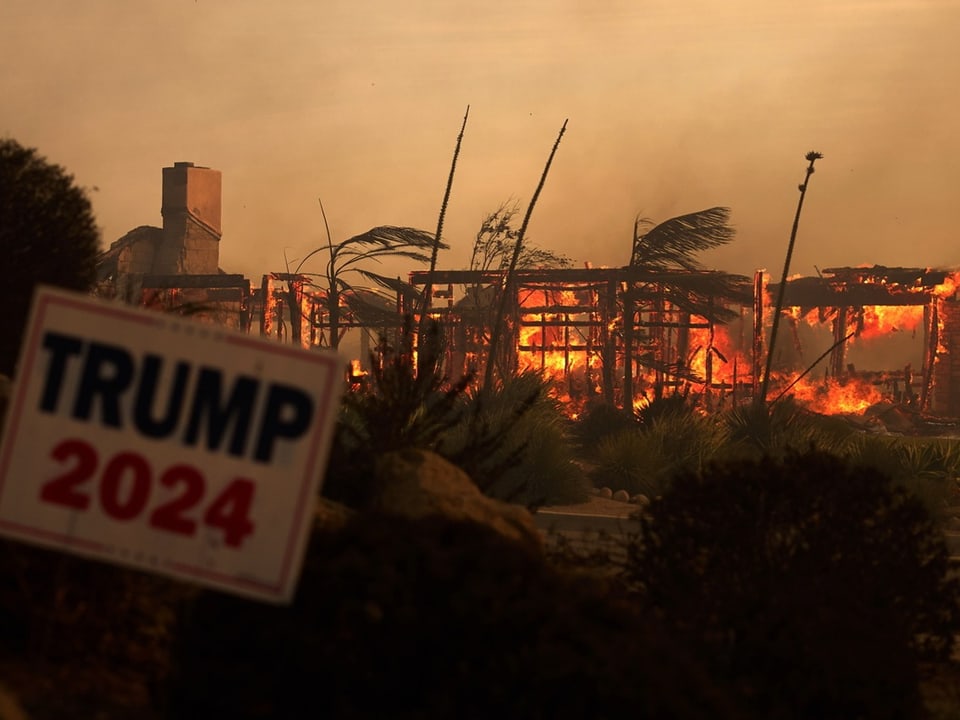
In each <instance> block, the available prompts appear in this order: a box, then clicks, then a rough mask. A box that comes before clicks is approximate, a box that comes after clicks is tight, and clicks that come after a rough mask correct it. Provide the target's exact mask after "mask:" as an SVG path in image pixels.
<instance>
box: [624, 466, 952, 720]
mask: <svg viewBox="0 0 960 720" xmlns="http://www.w3.org/2000/svg"><path fill="white" fill-rule="evenodd" d="M641 526H642V537H643V540H642V542H638V543H636V544H634V545H633V546H632V547H631V548H630V562H629V569H628V580H629V581H630V582H632V583H633V584H634V585H636V586H640V587H642V589H643V594H644V602H645V604H646V605H647V606H648V607H649V608H650V610H651V612H654V613H656V614H657V615H658V616H659V617H660V618H662V619H663V621H664V622H665V623H666V625H667V627H668V628H670V629H671V630H672V631H673V632H674V633H676V637H677V638H678V639H679V640H680V641H681V642H683V643H684V644H685V645H686V646H687V647H689V648H690V649H691V651H692V652H693V653H694V654H695V655H696V656H698V657H700V658H701V659H702V661H703V662H704V664H705V665H707V666H708V667H709V668H710V670H711V671H712V672H713V673H714V677H715V678H716V679H717V681H718V682H721V683H723V684H724V685H726V686H728V687H730V688H732V689H734V690H735V691H736V692H738V693H739V695H740V696H741V698H742V699H743V701H744V702H745V703H747V704H749V705H750V706H752V707H753V708H754V710H755V711H756V712H757V714H758V715H759V716H761V717H766V718H812V717H816V718H857V717H863V718H906V717H919V716H920V715H921V703H920V695H919V680H918V663H919V662H921V661H923V660H938V659H943V658H945V657H948V655H949V652H950V649H951V646H952V642H953V636H954V634H955V633H957V632H958V630H960V589H958V583H957V580H956V579H949V578H948V562H949V560H948V555H947V550H946V547H945V545H944V543H943V539H942V537H941V535H940V534H939V533H938V532H937V530H936V529H935V527H934V525H933V523H932V522H931V520H930V518H929V515H928V514H927V512H926V511H925V509H924V508H923V506H922V504H921V503H920V501H919V500H917V499H916V498H914V497H913V496H912V495H910V494H909V493H908V492H907V491H906V490H904V489H902V488H899V487H897V486H894V484H893V483H892V481H891V480H890V479H888V478H887V477H886V476H885V475H882V474H881V473H879V472H878V471H876V470H874V469H870V468H865V467H855V466H848V465H846V464H845V463H844V462H843V461H842V460H839V459H837V458H836V457H834V456H831V455H827V454H824V453H820V452H815V451H809V452H806V453H803V454H799V453H787V455H786V456H785V458H784V459H782V460H774V459H770V458H766V459H762V460H760V461H756V462H754V461H740V462H734V463H729V464H726V465H722V466H719V465H718V466H712V467H711V468H709V469H708V470H707V471H705V472H703V473H701V474H686V475H682V476H680V477H678V478H676V479H675V480H674V481H673V483H672V484H671V486H670V488H669V490H668V491H667V492H665V493H664V495H663V496H662V498H661V499H659V500H657V501H655V502H654V503H653V504H652V505H651V506H650V508H649V512H648V514H646V515H645V516H644V517H643V518H642V520H641Z"/></svg>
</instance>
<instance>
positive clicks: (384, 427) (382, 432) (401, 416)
mask: <svg viewBox="0 0 960 720" xmlns="http://www.w3.org/2000/svg"><path fill="white" fill-rule="evenodd" d="M412 333H413V330H412V327H411V320H410V318H409V317H408V318H407V319H406V321H405V324H404V329H403V333H402V347H401V349H400V351H394V352H391V353H385V354H384V356H383V357H382V358H379V359H378V358H372V359H371V360H372V363H373V367H374V369H373V372H372V373H371V376H370V384H369V386H368V387H367V388H365V389H362V390H358V391H354V392H348V393H347V394H346V396H345V397H344V399H343V402H342V404H341V408H340V416H339V418H338V423H337V428H336V432H335V433H334V439H333V443H332V447H331V457H330V463H329V465H330V469H329V470H328V472H327V479H326V481H325V482H324V486H323V494H324V496H326V497H328V498H330V499H331V500H336V501H338V502H342V503H345V504H347V505H349V506H351V507H355V508H356V507H363V506H364V505H366V503H367V501H368V500H369V499H370V498H371V497H372V494H373V493H374V491H375V488H374V486H373V481H374V465H375V461H376V458H377V456H378V455H381V454H384V453H388V452H393V451H397V450H405V449H413V448H420V449H424V450H430V449H434V448H435V447H436V446H437V444H438V442H439V440H440V438H441V436H442V435H443V434H444V433H445V432H446V431H447V428H448V427H449V426H450V425H451V424H453V425H456V424H457V423H459V422H461V420H462V418H463V416H464V407H463V404H462V403H461V402H460V399H461V396H462V395H463V393H464V391H465V389H466V386H467V384H468V383H469V381H470V378H464V379H463V380H462V381H461V382H459V383H458V384H456V385H453V386H447V385H446V383H445V380H444V378H443V377H442V375H441V374H440V358H441V357H442V353H440V352H439V342H440V338H441V333H440V329H439V327H438V326H437V325H436V324H435V323H434V324H431V325H430V327H428V328H427V333H428V334H427V335H426V336H424V338H423V346H422V348H421V352H420V367H419V368H417V367H416V366H415V364H414V361H413V353H412V352H411V350H410V348H411V345H412V338H413V335H412ZM428 348H432V349H431V350H428ZM378 360H379V362H378Z"/></svg>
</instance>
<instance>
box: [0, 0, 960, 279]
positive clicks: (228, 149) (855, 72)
mask: <svg viewBox="0 0 960 720" xmlns="http://www.w3.org/2000/svg"><path fill="white" fill-rule="evenodd" d="M957 28H960V0H871V1H867V0H805V1H804V2H796V1H792V2H781V1H780V0H725V1H724V2H715V1H714V0H693V1H689V2H683V1H681V2H678V0H558V1H556V2H548V1H547V0H512V1H511V2H498V1H496V0H491V1H488V2H483V3H481V2H474V1H473V0H457V1H456V2H451V1H450V0H406V1H405V2H397V0H278V1H277V2H264V1H263V0H259V1H254V0H137V1H136V2H129V1H128V0H83V2H77V1H76V0H4V1H3V3H2V5H0V67H2V68H3V72H2V73H0V98H2V102H0V136H8V137H12V138H13V139H15V140H17V141H18V142H20V143H22V144H24V145H28V146H31V147H35V148H37V149H38V150H39V151H40V152H41V154H43V155H44V156H45V157H46V158H47V159H48V160H50V161H51V162H55V163H57V164H59V165H62V166H64V167H65V168H66V169H67V170H68V171H69V172H70V173H72V174H73V175H74V176H75V178H76V181H77V182H78V184H80V185H82V186H85V187H87V188H91V199H92V201H93V203H94V209H95V212H96V214H97V218H98V221H99V223H100V225H101V227H102V231H103V243H104V246H106V245H108V244H109V243H110V242H112V241H113V240H115V239H117V238H118V237H120V236H121V235H123V234H124V233H125V232H127V231H128V230H130V229H132V228H134V227H136V226H138V225H160V224H161V218H160V189H161V188H160V179H161V168H162V167H164V166H169V165H172V164H173V163H174V162H176V161H191V162H194V163H196V164H198V165H204V166H208V167H213V168H217V169H219V170H221V171H222V172H223V201H224V205H223V229H224V234H223V240H222V244H221V255H220V263H221V266H222V267H223V268H224V269H226V270H227V271H229V272H240V273H244V274H246V275H248V276H250V277H252V278H258V277H259V275H260V274H262V273H263V272H267V271H277V270H283V269H284V267H285V263H286V262H287V261H291V262H295V261H296V260H297V259H298V258H300V257H302V256H303V255H304V254H306V253H307V252H308V251H310V250H312V249H314V248H316V247H318V246H320V245H322V244H325V235H324V232H323V223H322V219H321V215H320V210H319V205H318V203H317V199H318V198H322V200H323V203H324V206H325V208H326V210H327V214H328V217H329V220H330V225H331V230H332V232H333V235H334V239H335V240H336V239H341V240H342V239H345V238H347V237H349V236H351V235H354V234H357V233H360V232H362V231H364V230H366V229H368V228H370V227H372V226H374V225H385V224H394V225H410V226H415V227H420V228H423V229H426V230H431V231H432V230H434V229H435V228H436V223H437V214H438V211H439V207H440V201H441V199H442V196H443V190H444V186H445V183H446V180H447V175H448V173H449V169H450V161H451V158H452V154H453V149H454V145H455V140H456V135H457V132H458V130H459V126H460V122H461V120H462V117H463V114H464V110H465V108H466V106H467V105H468V104H469V105H470V118H469V122H468V125H467V129H466V133H465V136H464V140H463V147H462V152H461V155H460V160H459V164H458V167H457V173H456V177H455V181H454V187H453V195H452V199H451V202H450V205H449V209H448V214H447V221H446V225H445V228H444V239H445V240H446V241H447V242H448V243H449V244H450V245H451V246H452V248H451V250H449V251H447V252H445V253H443V254H442V255H441V258H440V265H441V267H445V268H462V267H465V266H466V265H467V263H468V261H469V256H470V248H471V245H472V240H473V237H474V235H475V233H476V230H477V228H478V227H479V224H480V221H481V219H482V217H483V216H484V214H485V213H487V212H489V211H491V210H493V209H495V208H496V207H497V206H498V205H500V204H501V203H502V202H504V201H508V200H511V199H513V200H516V201H518V202H519V203H520V205H521V210H522V209H523V208H525V207H526V203H527V202H528V201H529V199H530V196H531V195H532V193H533V191H534V188H535V187H536V184H537V181H538V180H539V177H540V173H541V171H542V170H543V166H544V163H545V161H546V158H547V155H548V153H549V150H550V148H551V146H552V145H553V142H554V140H555V139H556V136H557V133H558V131H559V129H560V127H561V125H562V124H563V121H564V120H565V119H568V120H569V124H568V127H567V132H566V134H565V136H564V137H563V140H562V142H561V144H560V147H559V150H558V153H557V156H556V158H555V160H554V163H553V166H552V169H551V172H550V176H549V178H548V179H547V182H546V186H545V187H544V190H543V193H542V195H541V197H540V201H539V203H538V205H537V207H536V210H535V212H534V215H533V218H532V221H531V224H530V227H529V231H528V237H529V238H530V239H531V241H532V242H534V243H536V244H538V245H540V246H542V247H546V248H549V249H552V250H554V251H556V252H559V253H563V254H566V255H568V256H569V257H570V258H571V259H572V260H573V261H574V262H575V263H576V264H578V265H580V264H582V263H584V262H591V263H593V264H594V265H595V266H599V265H608V266H616V265H624V264H626V263H627V262H628V260H629V257H630V240H631V231H632V225H633V220H634V218H635V217H636V216H637V215H638V214H639V215H642V216H645V217H648V218H651V219H653V220H655V221H661V220H665V219H667V218H669V217H672V216H675V215H679V214H683V213H686V212H692V211H695V210H700V209H703V208H706V207H710V206H714V205H725V206H728V207H730V208H731V210H732V221H733V224H734V225H735V227H736V229H737V239H736V240H735V241H734V242H733V243H732V244H731V245H729V246H727V247H725V248H721V249H718V250H715V251H712V252H711V253H708V254H705V255H704V256H702V257H701V259H702V260H703V261H704V263H705V264H707V265H709V266H711V267H715V268H719V269H724V270H728V271H731V272H739V273H743V274H750V273H752V272H753V271H754V270H755V269H757V268H760V267H765V268H767V269H769V270H771V272H774V273H776V274H779V272H780V270H781V269H782V266H783V256H784V250H785V247H786V242H787V240H788V238H789V234H790V226H791V224H792V221H793V215H794V212H795V210H796V204H797V200H798V196H799V193H798V190H797V185H798V184H799V183H800V182H801V181H802V179H803V173H804V169H805V167H806V161H805V160H804V155H805V153H806V152H807V151H810V150H817V151H820V152H822V153H823V154H824V156H825V157H824V159H823V160H820V161H818V163H817V172H816V174H815V175H814V176H813V178H812V180H811V183H810V190H809V192H808V193H807V198H806V203H805V206H804V210H803V216H802V218H801V223H800V232H799V236H798V239H797V247H796V252H795V254H794V260H793V264H792V269H793V271H794V272H796V273H800V274H804V275H812V274H815V273H816V268H818V267H819V268H821V269H822V268H825V267H831V266H837V265H859V264H887V265H908V266H939V267H946V266H951V267H952V266H958V265H960V242H958V237H957V232H956V229H955V226H956V220H955V215H956V213H955V210H954V207H955V205H956V200H957V184H958V177H960V172H958V170H960V168H958V164H960V138H958V129H960V93H958V92H957V88H958V87H960V82H958V81H960V43H958V42H957V41H956V32H957ZM93 188H96V190H93ZM307 269H312V270H319V269H320V267H319V266H318V267H311V268H307ZM391 269H392V268H391ZM411 269H415V266H410V265H403V266H399V267H398V268H397V272H405V271H406V270H411Z"/></svg>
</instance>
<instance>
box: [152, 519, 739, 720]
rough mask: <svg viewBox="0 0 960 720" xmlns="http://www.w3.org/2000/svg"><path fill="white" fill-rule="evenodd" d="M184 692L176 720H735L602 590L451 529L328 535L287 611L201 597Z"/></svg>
mask: <svg viewBox="0 0 960 720" xmlns="http://www.w3.org/2000/svg"><path fill="white" fill-rule="evenodd" d="M175 678H176V680H175V683H174V685H173V687H172V697H171V703H172V704H171V717H175V718H181V717H187V716H190V717H229V718H301V717H305V716H316V717H335V718H383V717H390V718H505V717H523V718H577V719H578V720H579V719H580V718H588V717H589V718H623V717H651V718H658V717H670V718H704V717H710V718H718V717H721V718H722V717H734V715H733V714H732V713H731V712H730V711H729V710H728V708H727V707H726V705H725V704H724V701H723V699H722V697H720V696H719V695H718V694H717V693H716V692H715V691H714V690H712V689H711V687H710V686H709V685H708V684H705V683H704V680H703V675H702V673H701V672H700V671H699V670H698V669H697V667H696V666H695V665H693V664H691V663H689V662H688V661H687V659H686V658H685V657H684V656H683V655H682V654H678V653H677V651H676V649H675V647H674V645H673V642H672V641H671V640H670V639H669V638H668V637H667V636H666V635H664V634H663V633H662V632H661V631H660V630H659V629H658V627H657V625H656V624H655V623H654V622H649V621H647V620H645V619H644V618H643V617H642V616H641V615H640V614H639V613H638V612H637V611H636V608H635V606H629V605H625V604H622V603H621V602H620V601H618V600H617V599H616V598H614V597H612V596H611V595H610V594H609V592H608V590H607V588H606V587H605V586H604V584H603V583H602V582H601V581H600V580H598V579H597V578H595V577H588V576H586V575H574V574H569V573H566V574H565V573H561V572H559V571H558V570H556V569H554V568H552V567H551V566H549V565H548V564H547V563H546V562H545V561H544V560H543V558H542V557H541V556H540V555H538V554H537V553H536V552H535V551H533V550H531V549H529V548H527V547H526V546H520V545H516V544H514V543H513V542H511V541H509V540H507V539H505V538H503V537H502V536H500V535H499V534H497V533H495V532H493V531H491V530H490V529H489V528H486V527H484V526H482V525H476V524H471V523H461V522H451V521H449V520H446V519H443V518H441V517H434V518H428V519H423V520H419V521H414V520H409V519H404V518H399V517H379V516H375V515H366V514H361V515H359V516H357V517H356V518H355V520H354V521H352V522H351V523H350V524H349V525H348V526H347V527H346V528H345V529H344V530H342V531H341V532H339V533H326V532H318V533H317V534H315V535H314V537H313V539H312V545H311V547H310V549H309V552H308V558H307V561H306V564H305V569H304V574H303V576H302V578H301V580H300V587H299V591H298V593H297V596H296V599H295V602H294V604H293V605H292V606H291V607H289V608H283V607H270V606H265V605H258V604H255V603H252V602H246V601H244V600H240V599H235V598H230V597H227V596H221V595H216V594H212V593H211V594H205V595H203V596H202V597H201V598H200V599H199V601H198V602H197V604H196V606H195V607H194V609H193V612H192V615H191V617H190V625H189V627H188V629H187V631H186V632H185V633H184V635H183V637H182V642H181V646H180V648H179V652H178V654H177V672H176V674H175Z"/></svg>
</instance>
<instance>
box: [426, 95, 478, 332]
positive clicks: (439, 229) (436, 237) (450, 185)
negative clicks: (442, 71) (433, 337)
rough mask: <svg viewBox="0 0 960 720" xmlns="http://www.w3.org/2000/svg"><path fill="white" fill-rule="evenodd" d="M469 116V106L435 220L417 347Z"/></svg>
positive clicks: (458, 136) (428, 307) (427, 309)
mask: <svg viewBox="0 0 960 720" xmlns="http://www.w3.org/2000/svg"><path fill="white" fill-rule="evenodd" d="M469 115H470V106H469V105H467V111H466V112H465V113H464V114H463V123H462V124H461V125H460V134H459V135H457V145H456V148H455V149H454V151H453V162H451V163H450V176H449V177H448V178H447V187H446V190H445V191H444V193H443V202H442V203H440V216H439V217H438V218H437V232H436V234H435V235H434V236H433V252H432V254H431V255H430V269H429V270H428V271H427V281H426V283H424V286H423V295H422V296H421V298H420V308H419V311H420V323H419V325H418V326H417V347H418V348H419V347H420V345H421V343H422V342H423V340H424V337H425V335H424V333H425V331H426V327H427V314H428V313H429V310H430V300H431V297H430V296H431V295H432V294H433V273H434V271H435V270H436V269H437V256H438V255H439V253H440V236H441V235H442V234H443V221H444V219H445V218H446V216H447V203H449V202H450V192H451V191H452V189H453V176H454V173H455V172H456V170H457V158H459V157H460V145H461V143H462V142H463V132H464V130H466V128H467V117H469Z"/></svg>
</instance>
